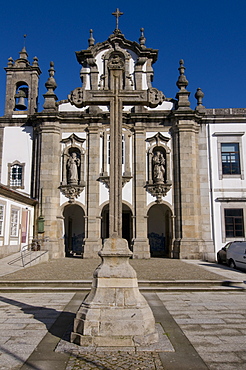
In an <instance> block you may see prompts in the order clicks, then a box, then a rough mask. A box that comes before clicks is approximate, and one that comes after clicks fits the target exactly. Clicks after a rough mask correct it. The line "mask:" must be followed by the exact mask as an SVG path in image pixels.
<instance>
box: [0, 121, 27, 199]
mask: <svg viewBox="0 0 246 370" xmlns="http://www.w3.org/2000/svg"><path fill="white" fill-rule="evenodd" d="M32 132H33V129H32V127H26V126H25V127H5V128H4V138H3V157H2V172H1V183H2V184H3V185H8V163H13V162H14V161H19V162H20V163H25V167H24V189H18V190H19V191H22V192H24V193H26V194H28V195H30V186H31V165H32V142H33V139H32Z"/></svg>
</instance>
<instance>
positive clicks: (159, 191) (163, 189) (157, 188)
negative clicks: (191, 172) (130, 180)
mask: <svg viewBox="0 0 246 370" xmlns="http://www.w3.org/2000/svg"><path fill="white" fill-rule="evenodd" d="M171 187H172V183H171V182H166V183H163V184H146V185H145V188H146V190H147V191H148V193H150V194H151V195H152V196H153V197H156V203H161V202H162V198H163V197H164V196H165V195H166V194H167V192H168V191H169V190H170V189H171Z"/></svg>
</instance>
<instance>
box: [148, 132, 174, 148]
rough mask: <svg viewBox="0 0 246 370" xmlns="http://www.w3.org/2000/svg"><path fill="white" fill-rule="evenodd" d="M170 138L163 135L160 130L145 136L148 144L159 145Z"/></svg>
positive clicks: (165, 142)
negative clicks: (147, 136) (152, 134)
mask: <svg viewBox="0 0 246 370" xmlns="http://www.w3.org/2000/svg"><path fill="white" fill-rule="evenodd" d="M169 140H170V138H169V137H166V136H163V135H162V134H161V133H160V132H157V134H155V135H154V136H152V137H149V138H147V139H146V140H145V141H147V142H148V143H150V144H152V145H153V144H155V145H161V144H162V143H164V144H167V143H168V141H169Z"/></svg>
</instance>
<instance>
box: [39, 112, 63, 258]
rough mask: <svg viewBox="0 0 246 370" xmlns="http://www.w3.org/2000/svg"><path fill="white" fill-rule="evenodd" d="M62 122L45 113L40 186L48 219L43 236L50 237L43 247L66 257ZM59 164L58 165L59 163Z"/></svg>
mask: <svg viewBox="0 0 246 370" xmlns="http://www.w3.org/2000/svg"><path fill="white" fill-rule="evenodd" d="M60 139H61V133H60V124H59V122H58V121H56V117H55V116H54V117H50V116H49V117H46V119H45V117H44V121H43V123H42V124H41V126H40V143H41V156H40V174H41V176H40V189H42V195H43V197H42V198H43V199H42V208H43V209H42V211H43V216H44V219H45V223H44V235H43V237H44V238H45V239H47V240H48V241H47V242H46V243H45V245H44V248H47V249H48V250H49V256H50V258H59V257H64V253H65V247H64V240H63V234H62V230H63V225H62V223H63V220H62V217H61V216H62V215H61V213H60V190H59V189H58V187H59V184H60V160H61V152H60ZM57 164H58V165H57Z"/></svg>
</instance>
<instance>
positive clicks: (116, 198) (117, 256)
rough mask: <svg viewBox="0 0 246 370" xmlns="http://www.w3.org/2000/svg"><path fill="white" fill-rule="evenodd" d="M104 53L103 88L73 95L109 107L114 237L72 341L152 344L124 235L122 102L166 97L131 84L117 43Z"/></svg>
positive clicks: (151, 323)
mask: <svg viewBox="0 0 246 370" xmlns="http://www.w3.org/2000/svg"><path fill="white" fill-rule="evenodd" d="M106 56H107V59H106V57H105V64H106V67H105V70H106V74H107V76H106V77H107V83H105V86H104V90H97V89H93V90H86V89H84V88H77V89H75V90H74V91H73V92H72V93H71V95H70V97H69V100H70V102H71V103H72V104H74V105H76V106H77V107H83V106H86V105H107V106H108V105H109V107H110V180H109V199H110V200H109V233H110V237H109V238H108V239H106V240H105V241H104V245H103V248H102V249H101V250H100V252H99V253H98V254H99V256H100V257H101V258H102V263H101V264H100V265H99V266H98V268H97V269H96V270H95V271H94V274H93V281H92V288H91V291H90V293H89V295H88V296H87V297H86V298H85V300H84V301H83V302H82V304H81V306H80V308H79V310H78V312H77V314H76V318H75V320H74V331H73V332H72V334H71V341H72V342H74V343H76V344H79V345H86V346H88V345H90V346H91V345H92V346H109V347H112V346H115V345H116V346H123V347H126V346H130V347H131V346H139V345H145V346H148V345H149V344H152V343H155V342H157V340H158V334H157V332H156V329H155V320H154V316H153V313H152V311H151V309H150V307H149V306H148V304H147V302H146V300H145V299H144V297H143V296H142V295H141V293H140V292H139V289H138V283H137V275H136V272H135V271H134V269H133V268H132V266H131V265H130V264H129V257H130V256H131V255H132V253H131V251H130V250H129V247H128V243H127V240H125V239H122V155H121V150H122V149H121V148H122V147H121V145H122V109H123V105H137V104H138V105H148V106H150V107H155V106H157V105H158V104H160V103H161V102H162V101H163V100H164V96H163V94H162V93H161V92H160V91H158V90H157V89H155V88H149V89H148V90H130V89H129V85H127V82H126V81H127V79H126V76H125V74H126V70H127V68H126V63H127V62H126V58H125V56H124V54H123V52H122V51H121V49H120V48H119V47H118V45H117V46H116V47H115V48H114V49H113V50H112V51H110V52H109V53H108V54H107V55H106ZM119 318H120V320H119Z"/></svg>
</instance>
